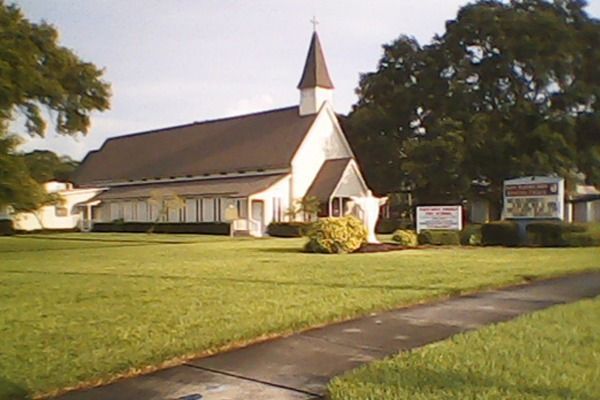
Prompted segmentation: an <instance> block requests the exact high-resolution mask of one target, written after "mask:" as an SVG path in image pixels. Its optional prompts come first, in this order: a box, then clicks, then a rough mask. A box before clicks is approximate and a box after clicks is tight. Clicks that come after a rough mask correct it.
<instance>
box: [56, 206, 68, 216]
mask: <svg viewBox="0 0 600 400" xmlns="http://www.w3.org/2000/svg"><path fill="white" fill-rule="evenodd" d="M54 215H55V216H57V217H68V216H69V209H68V208H67V207H63V206H56V207H54Z"/></svg>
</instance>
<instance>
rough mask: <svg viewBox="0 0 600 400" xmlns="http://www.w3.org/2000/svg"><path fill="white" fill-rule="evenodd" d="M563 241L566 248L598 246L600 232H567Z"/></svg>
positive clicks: (599, 244)
mask: <svg viewBox="0 0 600 400" xmlns="http://www.w3.org/2000/svg"><path fill="white" fill-rule="evenodd" d="M563 241H564V245H565V246H567V247H592V246H600V232H567V233H565V234H564V236H563Z"/></svg>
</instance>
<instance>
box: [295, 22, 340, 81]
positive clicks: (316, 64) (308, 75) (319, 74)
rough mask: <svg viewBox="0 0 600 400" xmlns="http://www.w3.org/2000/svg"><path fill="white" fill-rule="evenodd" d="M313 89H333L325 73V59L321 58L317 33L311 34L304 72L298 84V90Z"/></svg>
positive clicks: (327, 73) (321, 53)
mask: <svg viewBox="0 0 600 400" xmlns="http://www.w3.org/2000/svg"><path fill="white" fill-rule="evenodd" d="M314 87H322V88H325V89H333V83H332V82H331V78H330V77H329V72H327V65H326V64H325V57H324V56H323V50H322V49H321V42H320V41H319V35H317V32H315V33H313V36H312V39H311V41H310V47H309V49H308V55H307V56H306V63H305V64H304V71H303V72H302V78H301V79H300V83H298V89H306V88H314Z"/></svg>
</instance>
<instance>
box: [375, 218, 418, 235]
mask: <svg viewBox="0 0 600 400" xmlns="http://www.w3.org/2000/svg"><path fill="white" fill-rule="evenodd" d="M410 226H411V222H410V220H408V219H402V218H379V219H378V220H377V225H375V233H380V234H386V235H388V234H390V233H394V232H395V231H396V230H398V229H408V228H410Z"/></svg>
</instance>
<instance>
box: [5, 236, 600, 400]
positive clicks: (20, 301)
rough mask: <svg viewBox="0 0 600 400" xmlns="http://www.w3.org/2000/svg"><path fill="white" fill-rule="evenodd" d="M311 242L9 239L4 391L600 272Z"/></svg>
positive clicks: (507, 253)
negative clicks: (345, 250) (534, 280)
mask: <svg viewBox="0 0 600 400" xmlns="http://www.w3.org/2000/svg"><path fill="white" fill-rule="evenodd" d="M301 245H302V241H301V240H299V239H264V240H259V239H235V240H233V239H229V238H227V237H211V236H193V235H190V236H186V235H181V236H180V235H174V236H168V235H145V234H138V235H134V234H64V235H52V236H33V235H32V236H22V237H8V238H7V237H4V238H0V337H1V338H2V340H0V387H4V388H8V387H10V388H12V389H11V390H13V391H22V392H24V393H30V394H36V395H39V394H43V393H52V392H55V391H56V390H60V389H63V388H66V387H72V386H77V385H78V384H81V383H87V384H89V383H93V382H100V381H105V380H107V379H110V378H111V377H115V376H118V375H120V374H128V373H135V372H136V371H139V370H140V369H143V368H144V367H147V366H158V365H161V364H163V363H164V362H165V361H169V360H171V361H172V362H176V360H177V359H181V358H183V357H189V356H192V355H195V354H202V353H206V352H208V351H214V350H217V349H221V348H223V347H225V346H229V345H232V344H236V343H237V344H240V343H244V342H247V341H251V340H254V339H256V338H259V337H266V336H269V335H274V334H282V333H289V332H292V331H297V330H301V329H304V328H307V327H309V326H314V325H318V324H323V323H326V322H330V321H334V320H340V319H345V318H349V317H352V316H357V315H360V314H365V313H368V312H370V311H372V310H381V309H386V308H392V307H395V306H398V305H403V304H409V303H414V302H418V301H422V300H426V299H431V298H435V297H441V296H448V295H453V294H457V293H460V292H464V291H473V290H476V289H480V288H485V287H491V286H501V285H506V284H511V283H516V282H522V281H523V280H524V279H529V278H531V277H545V276H551V275H558V274H564V273H567V272H575V271H581V270H586V269H592V268H598V266H599V264H598V261H597V255H598V248H581V249H575V248H571V249H502V248H442V249H419V250H408V251H402V252H392V253H380V254H353V255H335V256H328V255H316V254H305V253H301V252H300V251H299V249H300V248H301ZM0 397H1V395H0Z"/></svg>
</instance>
